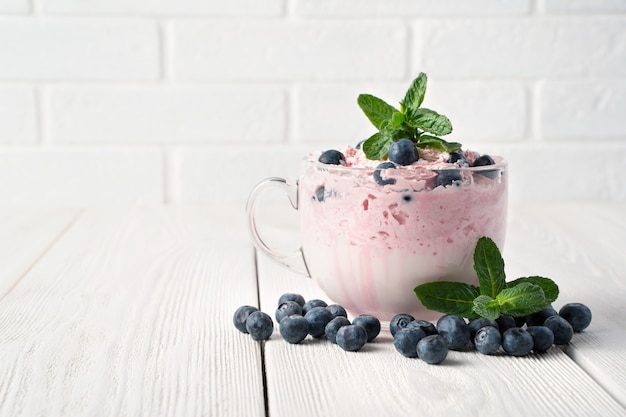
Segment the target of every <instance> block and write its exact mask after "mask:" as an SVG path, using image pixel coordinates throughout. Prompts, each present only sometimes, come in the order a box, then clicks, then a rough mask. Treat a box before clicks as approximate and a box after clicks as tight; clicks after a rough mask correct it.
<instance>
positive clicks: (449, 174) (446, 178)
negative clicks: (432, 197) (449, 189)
mask: <svg viewBox="0 0 626 417" xmlns="http://www.w3.org/2000/svg"><path fill="white" fill-rule="evenodd" d="M436 172H437V176H436V177H435V187H439V186H440V185H443V186H444V187H446V186H448V185H454V186H459V185H461V182H463V177H462V176H461V172H460V171H459V170H457V169H442V170H438V171H436Z"/></svg>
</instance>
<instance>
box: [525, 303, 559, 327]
mask: <svg viewBox="0 0 626 417" xmlns="http://www.w3.org/2000/svg"><path fill="white" fill-rule="evenodd" d="M557 314H558V313H557V312H556V310H555V309H554V307H552V306H551V305H550V306H548V307H546V308H544V309H543V310H539V311H537V312H536V313H531V314H529V315H527V316H526V324H527V325H528V326H543V322H544V321H546V319H547V318H548V317H550V316H556V315H557Z"/></svg>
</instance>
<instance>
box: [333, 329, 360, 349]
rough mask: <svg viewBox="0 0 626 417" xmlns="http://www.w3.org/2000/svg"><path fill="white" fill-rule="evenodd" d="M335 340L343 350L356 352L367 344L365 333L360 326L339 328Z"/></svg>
mask: <svg viewBox="0 0 626 417" xmlns="http://www.w3.org/2000/svg"><path fill="white" fill-rule="evenodd" d="M335 340H336V341H337V345H339V346H340V347H341V348H342V349H343V350H347V351H349V352H356V351H357V350H359V349H361V348H362V347H363V346H364V345H365V343H366V342H367V332H366V331H365V329H364V328H363V327H361V326H355V325H354V324H349V325H347V326H343V327H341V328H339V330H338V331H337V337H336V339H335Z"/></svg>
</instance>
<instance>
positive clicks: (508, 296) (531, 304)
mask: <svg viewBox="0 0 626 417" xmlns="http://www.w3.org/2000/svg"><path fill="white" fill-rule="evenodd" d="M496 302H497V303H498V305H499V306H500V312H501V313H502V314H505V315H509V316H513V317H520V316H526V315H528V314H531V313H535V312H537V311H539V310H541V309H543V308H545V307H547V306H548V305H549V304H550V303H549V302H548V301H547V300H546V296H545V295H544V293H543V290H542V289H541V287H540V286H538V285H535V284H531V283H530V282H520V283H519V284H517V285H515V286H513V287H510V288H505V289H503V290H502V291H501V292H500V294H498V296H497V297H496Z"/></svg>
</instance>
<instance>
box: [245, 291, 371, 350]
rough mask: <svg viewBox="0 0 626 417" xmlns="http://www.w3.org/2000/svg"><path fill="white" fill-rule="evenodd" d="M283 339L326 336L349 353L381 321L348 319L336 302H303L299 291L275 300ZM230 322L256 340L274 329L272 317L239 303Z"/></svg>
mask: <svg viewBox="0 0 626 417" xmlns="http://www.w3.org/2000/svg"><path fill="white" fill-rule="evenodd" d="M274 316H275V318H276V321H277V322H278V323H279V324H278V328H279V331H280V335H281V336H282V337H283V339H284V340H285V341H286V342H288V343H292V344H297V343H300V342H302V341H303V340H304V339H306V337H307V336H309V335H310V336H312V337H313V338H315V339H320V338H322V337H324V336H326V339H327V340H329V341H330V342H331V343H335V344H337V345H338V346H340V347H341V348H342V349H344V350H346V351H350V352H356V351H358V350H360V349H361V348H362V347H363V346H364V345H365V344H366V343H367V342H371V341H372V340H374V339H375V338H376V336H378V334H379V333H380V329H381V325H380V320H378V319H377V318H376V317H374V316H370V315H368V314H362V315H360V316H357V317H355V318H354V319H353V320H352V322H350V320H348V313H347V312H346V310H345V309H344V308H343V307H342V306H340V305H338V304H331V305H328V304H327V303H326V302H325V301H324V300H319V299H313V300H309V301H306V302H305V300H304V297H302V296H301V295H300V294H293V293H286V294H283V295H282V296H280V298H279V299H278V308H276V312H275V314H274ZM233 324H234V325H235V327H236V328H237V329H238V330H239V331H241V332H243V333H249V334H250V336H252V338H253V339H255V340H267V339H269V338H270V336H271V335H272V333H273V331H274V323H273V321H272V318H271V317H270V316H269V315H267V314H266V313H263V312H261V311H258V309H257V308H256V307H252V306H241V307H239V308H238V309H237V310H236V311H235V314H234V316H233Z"/></svg>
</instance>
